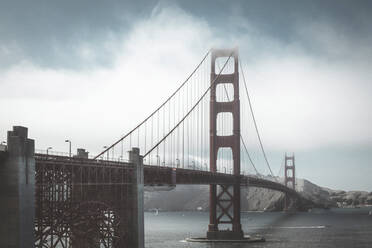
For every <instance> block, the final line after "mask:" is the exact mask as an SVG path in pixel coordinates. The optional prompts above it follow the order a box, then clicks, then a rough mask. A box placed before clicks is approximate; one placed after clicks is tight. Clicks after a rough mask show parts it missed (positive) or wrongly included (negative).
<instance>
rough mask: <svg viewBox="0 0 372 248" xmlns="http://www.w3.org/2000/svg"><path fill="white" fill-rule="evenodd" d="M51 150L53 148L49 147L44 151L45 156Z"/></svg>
mask: <svg viewBox="0 0 372 248" xmlns="http://www.w3.org/2000/svg"><path fill="white" fill-rule="evenodd" d="M51 149H53V148H52V147H50V146H49V147H48V148H47V149H46V152H47V155H48V153H49V150H51Z"/></svg>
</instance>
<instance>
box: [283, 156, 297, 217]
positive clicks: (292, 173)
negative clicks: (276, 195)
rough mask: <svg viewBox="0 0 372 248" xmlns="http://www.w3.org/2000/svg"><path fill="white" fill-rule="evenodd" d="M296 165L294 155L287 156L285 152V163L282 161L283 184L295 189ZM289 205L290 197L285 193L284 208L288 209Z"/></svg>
mask: <svg viewBox="0 0 372 248" xmlns="http://www.w3.org/2000/svg"><path fill="white" fill-rule="evenodd" d="M295 169H296V166H295V157H294V154H293V155H292V156H287V154H285V163H284V184H285V186H287V187H289V188H292V189H293V190H296V170H295ZM289 205H290V199H289V197H288V195H287V194H286V196H285V200H284V210H288V208H289Z"/></svg>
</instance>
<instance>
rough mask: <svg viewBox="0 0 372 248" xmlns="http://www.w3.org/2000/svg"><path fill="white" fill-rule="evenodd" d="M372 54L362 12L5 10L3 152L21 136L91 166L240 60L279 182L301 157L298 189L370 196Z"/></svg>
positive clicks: (206, 7)
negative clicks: (158, 111)
mask: <svg viewBox="0 0 372 248" xmlns="http://www.w3.org/2000/svg"><path fill="white" fill-rule="evenodd" d="M371 44H372V2H371V1H363V0H359V1H346V0H345V1H343V0H337V1H336V0H334V1H327V0H322V1H306V2H305V1H274V0H272V1H269V0H267V1H258V0H257V1H255V0H250V1H231V2H230V3H227V1H127V2H125V1H99V0H95V1H92V0H89V1H88V0H79V1H57V0H54V1H39V0H36V1H11V0H9V1H8V0H2V1H1V2H0V104H1V108H0V116H1V118H0V140H6V131H7V130H9V129H11V127H12V126H13V125H24V126H27V127H29V135H30V136H31V138H34V139H36V146H37V148H39V149H46V147H48V146H52V147H53V149H55V150H58V151H66V150H67V146H66V143H65V142H64V140H65V139H66V138H69V139H71V140H73V147H74V148H77V147H85V148H87V149H88V150H89V151H90V152H91V153H93V154H95V153H97V152H99V151H100V149H101V148H102V146H103V145H107V144H110V143H112V141H114V140H115V139H117V138H118V137H120V136H121V135H122V134H124V133H125V132H127V131H128V130H129V129H130V128H131V127H133V126H134V125H135V124H136V123H138V122H139V121H141V120H142V119H143V118H144V117H145V116H146V115H148V114H149V113H150V112H151V110H152V109H153V108H154V106H157V105H158V104H160V103H161V102H162V101H163V100H164V99H165V98H166V97H167V96H168V95H169V94H170V93H171V92H172V91H173V90H174V89H175V88H176V87H177V86H178V85H179V83H180V82H182V81H183V80H184V79H185V78H186V77H187V75H188V74H189V73H190V72H191V71H192V70H193V68H194V66H195V65H196V64H197V63H198V62H199V61H200V59H201V58H202V56H203V55H204V54H205V53H206V51H207V50H208V49H209V48H211V47H235V46H238V47H239V51H240V56H241V62H242V63H243V65H244V70H245V74H246V79H247V83H248V88H249V90H250V93H251V96H252V101H253V104H254V107H255V111H256V117H257V120H258V124H259V127H260V130H261V134H262V138H263V140H264V143H265V146H266V149H267V153H268V157H269V160H270V162H271V164H272V166H273V170H274V172H275V171H278V170H279V168H280V164H281V161H282V157H283V154H284V152H294V153H295V154H296V160H297V176H299V177H304V178H307V179H309V180H311V181H313V182H314V183H317V184H320V185H322V186H326V187H331V188H335V189H346V190H352V189H356V190H368V191H372V180H371V175H372V126H371V122H372V111H371V109H372V79H371V78H372V70H371V69H372V68H371V67H372V46H371ZM251 149H252V154H254V156H255V157H254V159H255V160H256V161H257V163H261V166H262V168H264V164H263V160H262V158H259V153H258V148H254V147H252V148H251ZM254 149H256V151H255V150H254Z"/></svg>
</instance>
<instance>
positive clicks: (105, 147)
mask: <svg viewBox="0 0 372 248" xmlns="http://www.w3.org/2000/svg"><path fill="white" fill-rule="evenodd" d="M107 147H108V146H104V147H103V149H107ZM106 152H107V160H109V151H106Z"/></svg>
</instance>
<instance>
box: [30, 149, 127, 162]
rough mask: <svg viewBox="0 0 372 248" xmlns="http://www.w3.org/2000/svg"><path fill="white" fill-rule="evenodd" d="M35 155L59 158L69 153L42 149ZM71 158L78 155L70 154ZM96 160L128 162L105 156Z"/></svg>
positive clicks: (87, 157) (93, 157) (37, 150)
mask: <svg viewBox="0 0 372 248" xmlns="http://www.w3.org/2000/svg"><path fill="white" fill-rule="evenodd" d="M35 153H38V154H43V155H51V156H60V157H70V153H68V152H61V151H55V150H48V151H47V150H42V149H35ZM71 157H72V158H78V157H79V156H78V154H76V153H71ZM80 158H86V159H95V156H93V155H87V156H85V157H80ZM96 160H104V161H111V162H123V163H127V162H129V160H128V159H123V158H120V157H118V158H113V157H106V156H101V157H98V158H96Z"/></svg>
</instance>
